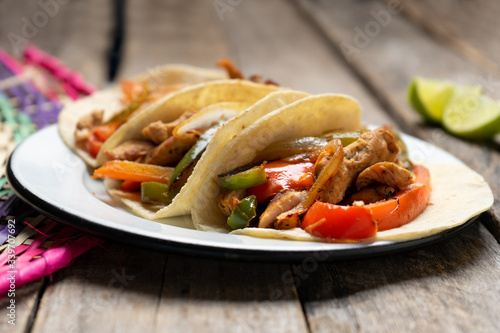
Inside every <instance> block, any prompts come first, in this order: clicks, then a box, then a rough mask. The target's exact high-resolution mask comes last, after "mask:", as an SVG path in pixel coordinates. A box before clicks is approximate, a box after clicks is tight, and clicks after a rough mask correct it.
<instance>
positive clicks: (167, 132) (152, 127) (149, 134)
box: [142, 111, 194, 145]
mask: <svg viewBox="0 0 500 333" xmlns="http://www.w3.org/2000/svg"><path fill="white" fill-rule="evenodd" d="M193 114H194V112H191V111H186V112H184V113H183V114H182V115H181V116H180V117H179V118H177V119H176V120H174V121H171V122H169V123H164V122H162V121H161V120H158V121H155V122H153V123H151V124H149V125H148V126H146V127H144V129H143V130H142V135H144V137H145V138H146V139H148V140H151V141H153V142H154V143H156V144H157V145H158V144H160V143H162V142H163V141H165V140H167V139H168V138H169V137H170V136H172V132H173V130H174V128H176V127H177V125H179V124H180V123H182V122H184V121H186V120H187V119H188V118H189V117H191V116H192V115H193Z"/></svg>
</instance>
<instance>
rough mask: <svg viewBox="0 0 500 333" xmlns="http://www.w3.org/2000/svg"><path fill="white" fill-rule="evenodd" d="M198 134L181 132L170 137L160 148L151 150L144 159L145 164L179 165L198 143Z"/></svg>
mask: <svg viewBox="0 0 500 333" xmlns="http://www.w3.org/2000/svg"><path fill="white" fill-rule="evenodd" d="M199 137H200V134H199V133H198V132H191V131H188V132H181V133H179V134H177V135H174V136H171V137H169V138H168V139H167V140H165V141H163V142H162V143H161V144H160V145H159V146H158V147H156V148H155V149H153V150H151V151H150V152H149V153H148V155H147V156H146V157H145V159H144V163H147V164H156V165H173V164H177V162H179V161H180V160H181V159H182V157H183V156H184V154H186V153H187V151H188V150H189V149H190V148H191V147H192V146H193V145H194V144H195V143H196V141H198V138H199Z"/></svg>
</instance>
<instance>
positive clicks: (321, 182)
mask: <svg viewBox="0 0 500 333" xmlns="http://www.w3.org/2000/svg"><path fill="white" fill-rule="evenodd" d="M325 158H326V159H327V162H326V164H325V165H324V167H323V169H322V170H321V172H320V174H319V176H318V178H317V179H316V181H315V182H314V183H313V185H312V187H311V188H310V189H309V191H308V192H307V194H306V195H305V197H304V199H303V200H302V201H301V202H300V203H299V204H298V205H297V206H295V207H294V208H292V209H291V210H289V211H287V212H284V213H282V214H281V215H279V216H278V217H277V219H278V221H282V220H292V221H293V220H296V219H297V217H298V216H299V215H301V214H304V213H305V212H306V211H307V210H308V209H309V207H311V205H312V204H313V203H314V202H315V201H316V200H318V199H319V197H320V195H321V192H323V191H324V189H325V188H326V187H327V186H328V185H329V184H330V182H331V180H332V178H333V177H334V176H335V175H336V174H337V172H338V171H339V169H340V166H341V165H342V162H343V161H344V149H343V145H342V141H340V139H333V140H332V141H330V142H329V143H328V144H327V145H326V146H325V147H324V148H323V151H322V153H321V154H320V155H319V157H318V160H317V161H316V163H318V162H320V161H321V160H322V159H325Z"/></svg>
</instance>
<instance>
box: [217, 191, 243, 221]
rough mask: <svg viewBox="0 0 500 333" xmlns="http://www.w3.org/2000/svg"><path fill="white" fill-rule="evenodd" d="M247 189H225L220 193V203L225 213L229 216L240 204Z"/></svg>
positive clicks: (220, 207)
mask: <svg viewBox="0 0 500 333" xmlns="http://www.w3.org/2000/svg"><path fill="white" fill-rule="evenodd" d="M245 193H246V190H245V189H242V190H232V191H231V190H224V191H223V192H222V193H221V194H220V195H219V200H218V205H219V209H220V210H221V212H222V213H224V215H226V216H229V215H231V213H232V212H233V210H234V209H235V208H236V206H238V204H239V203H240V200H241V199H243V198H244V197H245Z"/></svg>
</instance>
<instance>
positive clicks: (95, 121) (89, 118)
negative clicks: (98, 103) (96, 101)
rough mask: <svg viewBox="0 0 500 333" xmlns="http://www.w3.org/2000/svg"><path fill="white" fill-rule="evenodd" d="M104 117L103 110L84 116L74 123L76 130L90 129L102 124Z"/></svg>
mask: <svg viewBox="0 0 500 333" xmlns="http://www.w3.org/2000/svg"><path fill="white" fill-rule="evenodd" d="M103 115H104V110H94V111H92V112H91V113H88V114H86V115H84V116H83V117H81V118H80V120H78V123H76V128H77V129H83V128H88V129H90V128H92V127H94V126H97V125H101V124H102V117H103Z"/></svg>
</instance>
